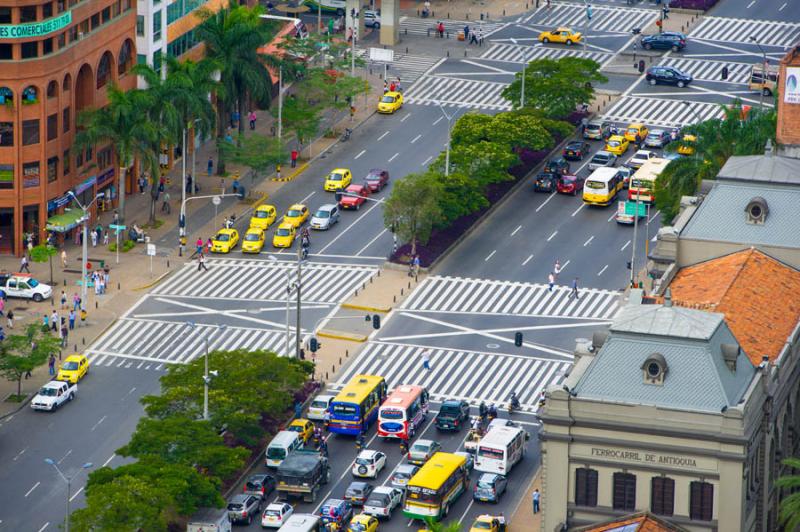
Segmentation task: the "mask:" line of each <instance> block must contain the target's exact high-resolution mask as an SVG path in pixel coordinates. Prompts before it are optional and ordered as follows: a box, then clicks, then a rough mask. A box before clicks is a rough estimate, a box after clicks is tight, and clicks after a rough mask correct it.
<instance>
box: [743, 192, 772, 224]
mask: <svg viewBox="0 0 800 532" xmlns="http://www.w3.org/2000/svg"><path fill="white" fill-rule="evenodd" d="M744 212H745V215H746V216H747V220H746V221H747V223H749V224H753V225H763V224H764V222H765V221H766V219H767V214H769V207H768V206H767V200H765V199H764V198H762V197H761V196H756V197H755V198H753V199H751V200H750V201H749V202H748V203H747V207H746V208H745V210H744Z"/></svg>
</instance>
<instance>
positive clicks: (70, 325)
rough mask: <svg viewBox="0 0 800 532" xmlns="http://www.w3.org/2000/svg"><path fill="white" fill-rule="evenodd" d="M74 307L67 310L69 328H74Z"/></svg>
mask: <svg viewBox="0 0 800 532" xmlns="http://www.w3.org/2000/svg"><path fill="white" fill-rule="evenodd" d="M75 316H76V314H75V309H72V310H70V311H69V329H70V330H72V329H74V328H75Z"/></svg>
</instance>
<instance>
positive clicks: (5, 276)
mask: <svg viewBox="0 0 800 532" xmlns="http://www.w3.org/2000/svg"><path fill="white" fill-rule="evenodd" d="M52 295H53V287H52V286H50V285H49V284H44V283H40V282H39V281H37V280H36V279H34V278H33V277H31V276H30V274H25V273H7V272H0V296H2V297H18V298H20V299H33V300H34V301H36V302H37V303H39V302H41V301H44V300H45V299H49V298H50V297H51V296H52Z"/></svg>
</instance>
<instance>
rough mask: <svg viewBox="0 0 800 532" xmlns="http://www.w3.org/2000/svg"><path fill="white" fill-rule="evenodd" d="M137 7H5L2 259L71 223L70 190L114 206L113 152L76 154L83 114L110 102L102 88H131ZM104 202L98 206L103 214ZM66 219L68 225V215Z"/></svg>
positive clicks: (129, 2)
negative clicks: (55, 226) (51, 224)
mask: <svg viewBox="0 0 800 532" xmlns="http://www.w3.org/2000/svg"><path fill="white" fill-rule="evenodd" d="M135 7H136V6H135V0H56V1H45V0H41V1H33V0H24V1H22V0H20V1H9V0H0V104H1V105H0V253H16V254H19V253H20V252H21V251H22V249H23V238H24V237H23V235H24V234H32V235H33V238H34V241H41V239H42V238H43V237H44V235H45V228H46V225H47V220H48V219H49V218H51V217H53V216H57V215H62V216H61V219H60V222H59V223H60V224H61V225H59V229H63V232H66V231H69V230H70V229H72V227H74V226H75V225H77V221H76V220H77V217H75V220H71V219H69V220H68V219H65V218H64V216H63V215H64V212H65V208H66V209H69V207H70V205H69V204H70V196H68V195H67V192H69V191H71V192H73V193H74V194H75V195H76V196H77V197H78V198H79V199H80V200H81V201H82V202H84V201H85V202H86V203H89V202H90V201H91V200H92V199H93V198H94V197H95V195H96V193H98V192H100V191H106V192H108V193H107V194H106V197H107V198H108V199H112V198H114V197H115V196H116V194H117V188H118V183H116V181H115V177H116V175H117V174H116V171H115V164H114V156H113V151H112V149H111V147H110V146H98V147H96V149H90V150H85V151H83V152H81V153H77V152H76V151H75V149H74V148H73V146H72V144H73V140H74V137H75V129H76V122H77V116H78V114H79V113H80V112H81V111H82V110H84V109H88V108H92V107H99V106H102V105H104V104H105V102H106V89H107V86H108V85H109V84H110V83H112V82H113V83H117V84H118V85H119V86H120V87H122V88H123V89H130V88H132V87H133V86H135V83H136V81H135V79H134V76H132V75H128V71H129V69H130V68H131V67H132V66H133V64H134V61H135V57H136V56H135V54H136V51H135V44H134V38H135V25H136V10H135ZM108 206H109V204H108V203H106V202H104V203H103V204H102V205H101V207H103V208H107V207H108ZM74 211H75V210H74V209H73V210H72V211H68V212H67V216H66V218H70V215H69V212H73V213H74Z"/></svg>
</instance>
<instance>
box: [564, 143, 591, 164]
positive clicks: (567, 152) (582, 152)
mask: <svg viewBox="0 0 800 532" xmlns="http://www.w3.org/2000/svg"><path fill="white" fill-rule="evenodd" d="M590 151H591V148H590V147H589V143H588V142H583V141H581V140H573V141H572V142H570V143H569V144H567V145H566V146H564V150H563V151H562V152H561V156H562V157H564V159H566V160H568V161H580V160H581V159H583V158H584V157H586V156H587V155H589V152H590Z"/></svg>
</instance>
